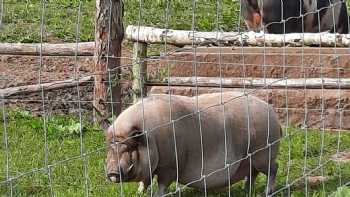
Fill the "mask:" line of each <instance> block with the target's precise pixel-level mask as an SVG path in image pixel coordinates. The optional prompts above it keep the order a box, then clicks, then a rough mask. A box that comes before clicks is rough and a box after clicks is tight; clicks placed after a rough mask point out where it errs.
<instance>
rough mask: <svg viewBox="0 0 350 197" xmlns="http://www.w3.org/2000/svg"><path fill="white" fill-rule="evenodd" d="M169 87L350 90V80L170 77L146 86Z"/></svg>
mask: <svg viewBox="0 0 350 197" xmlns="http://www.w3.org/2000/svg"><path fill="white" fill-rule="evenodd" d="M168 83H170V85H171V86H196V85H197V86H200V87H220V85H222V87H227V88H235V87H238V88H241V87H244V86H246V87H247V88H255V87H268V88H285V87H287V88H305V87H306V88H307V89H320V88H324V89H339V87H340V88H341V89H350V79H348V78H345V79H339V80H338V79H336V78H307V79H303V78H298V79H288V78H286V79H283V78H266V79H264V78H218V77H170V78H167V79H165V82H156V81H154V82H152V81H151V82H148V83H147V85H168Z"/></svg>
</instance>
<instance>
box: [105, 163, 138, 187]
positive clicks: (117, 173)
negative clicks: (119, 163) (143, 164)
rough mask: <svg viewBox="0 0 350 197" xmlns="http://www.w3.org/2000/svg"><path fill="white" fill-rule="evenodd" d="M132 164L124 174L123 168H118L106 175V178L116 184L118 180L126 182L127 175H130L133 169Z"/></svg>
mask: <svg viewBox="0 0 350 197" xmlns="http://www.w3.org/2000/svg"><path fill="white" fill-rule="evenodd" d="M133 167H134V164H131V165H130V166H129V167H128V168H127V169H126V172H125V171H124V170H123V168H121V167H119V168H117V169H116V170H112V171H110V172H108V173H107V177H108V178H109V180H110V181H112V182H114V183H116V182H119V181H120V180H126V179H127V177H128V176H127V175H128V174H129V173H130V171H131V170H132V169H133Z"/></svg>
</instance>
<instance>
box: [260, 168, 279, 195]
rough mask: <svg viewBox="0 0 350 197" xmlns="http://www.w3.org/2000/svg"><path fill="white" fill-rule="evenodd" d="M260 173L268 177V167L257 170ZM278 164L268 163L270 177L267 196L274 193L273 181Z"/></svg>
mask: <svg viewBox="0 0 350 197" xmlns="http://www.w3.org/2000/svg"><path fill="white" fill-rule="evenodd" d="M257 169H258V170H259V171H260V172H262V173H264V174H265V175H266V176H268V175H269V170H268V169H269V166H268V165H266V166H264V167H259V168H257ZM277 170H278V164H277V163H276V162H275V161H273V162H271V163H270V176H269V177H268V179H269V180H268V185H267V187H268V188H267V194H272V193H273V192H274V191H275V181H276V176H277Z"/></svg>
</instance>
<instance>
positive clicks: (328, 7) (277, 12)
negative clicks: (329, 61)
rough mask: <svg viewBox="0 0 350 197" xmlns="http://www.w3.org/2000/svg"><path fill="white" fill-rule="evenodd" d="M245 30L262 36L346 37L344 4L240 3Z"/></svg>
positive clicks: (326, 0) (332, 0)
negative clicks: (329, 34)
mask: <svg viewBox="0 0 350 197" xmlns="http://www.w3.org/2000/svg"><path fill="white" fill-rule="evenodd" d="M241 6H242V9H241V13H242V16H243V19H244V20H245V22H246V24H247V26H248V29H249V30H251V31H259V30H264V31H265V32H266V33H274V34H283V33H300V32H310V33H316V32H325V31H329V32H336V33H341V34H347V33H349V27H348V23H349V16H348V13H347V8H346V2H345V1H344V0H241Z"/></svg>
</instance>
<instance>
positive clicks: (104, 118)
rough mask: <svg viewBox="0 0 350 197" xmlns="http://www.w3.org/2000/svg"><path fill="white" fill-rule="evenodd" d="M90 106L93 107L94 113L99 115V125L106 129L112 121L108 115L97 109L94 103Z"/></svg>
mask: <svg viewBox="0 0 350 197" xmlns="http://www.w3.org/2000/svg"><path fill="white" fill-rule="evenodd" d="M92 107H93V108H94V111H95V112H96V114H97V115H98V116H99V118H98V119H99V125H100V126H101V127H102V128H103V129H104V130H105V131H107V130H108V128H109V126H111V124H112V122H113V121H111V120H110V119H109V118H108V117H109V116H108V115H107V114H105V113H103V112H101V111H100V110H99V109H97V108H96V107H95V106H94V105H92Z"/></svg>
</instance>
